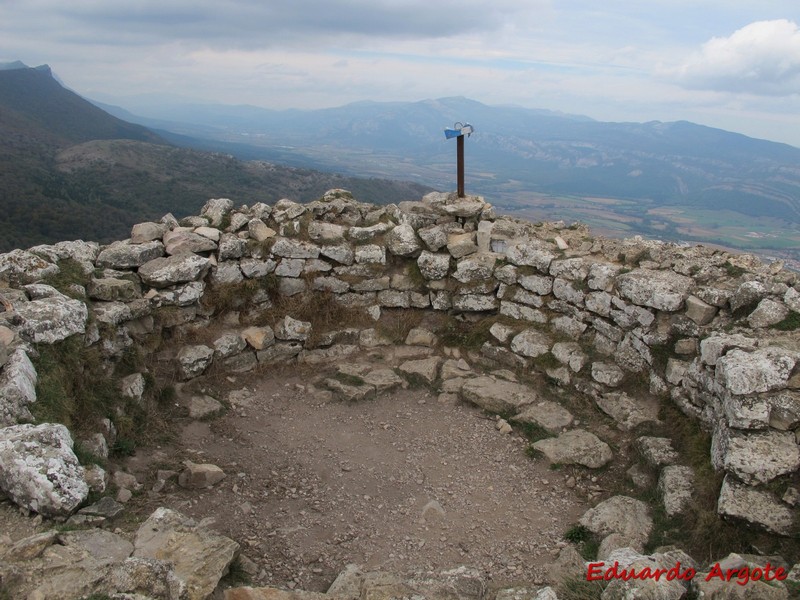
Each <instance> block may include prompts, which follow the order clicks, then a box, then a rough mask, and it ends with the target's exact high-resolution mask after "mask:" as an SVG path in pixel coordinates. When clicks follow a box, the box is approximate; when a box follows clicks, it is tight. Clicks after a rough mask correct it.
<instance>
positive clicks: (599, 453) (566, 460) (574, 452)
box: [533, 429, 614, 469]
mask: <svg viewBox="0 0 800 600" xmlns="http://www.w3.org/2000/svg"><path fill="white" fill-rule="evenodd" d="M533 447H534V449H536V450H538V451H539V452H542V453H543V454H544V455H545V456H546V457H547V459H548V460H549V461H550V462H551V463H558V464H562V465H583V466H584V467H589V468H590V469H599V468H600V467H602V466H604V465H606V464H608V463H609V462H610V461H611V459H612V458H613V457H614V455H613V453H612V452H611V448H610V447H609V445H608V444H606V443H605V442H604V441H602V440H601V439H600V438H598V437H597V436H596V435H594V434H593V433H590V432H588V431H586V430H584V429H572V430H570V431H566V432H564V433H562V434H560V435H559V436H558V437H556V438H546V439H543V440H539V441H538V442H534V444H533Z"/></svg>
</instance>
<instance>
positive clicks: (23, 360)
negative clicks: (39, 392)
mask: <svg viewBox="0 0 800 600" xmlns="http://www.w3.org/2000/svg"><path fill="white" fill-rule="evenodd" d="M37 380H38V376H37V374H36V369H35V368H34V366H33V363H31V361H30V359H29V358H28V355H27V353H26V352H25V350H24V349H22V348H17V349H16V350H14V351H13V352H12V353H11V355H10V356H9V358H8V362H6V364H5V366H4V367H3V370H2V371H0V425H2V426H7V425H14V424H16V423H17V421H21V420H33V416H32V415H31V413H30V409H29V406H30V405H31V404H33V403H34V402H36V382H37Z"/></svg>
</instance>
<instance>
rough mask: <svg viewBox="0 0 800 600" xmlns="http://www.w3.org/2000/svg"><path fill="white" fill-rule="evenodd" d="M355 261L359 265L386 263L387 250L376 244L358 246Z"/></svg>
mask: <svg viewBox="0 0 800 600" xmlns="http://www.w3.org/2000/svg"><path fill="white" fill-rule="evenodd" d="M355 261H356V263H357V264H359V265H385V264H386V250H385V248H384V247H383V246H377V245H375V244H366V245H364V246H358V247H356V249H355Z"/></svg>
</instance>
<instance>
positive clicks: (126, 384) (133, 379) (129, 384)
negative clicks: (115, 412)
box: [119, 373, 145, 400]
mask: <svg viewBox="0 0 800 600" xmlns="http://www.w3.org/2000/svg"><path fill="white" fill-rule="evenodd" d="M119 387H120V392H121V393H122V395H123V396H125V397H126V398H131V399H133V400H141V399H142V396H143V395H144V389H145V379H144V375H142V374H141V373H132V374H130V375H127V376H125V377H123V378H122V379H121V380H120V382H119Z"/></svg>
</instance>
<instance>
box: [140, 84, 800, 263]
mask: <svg viewBox="0 0 800 600" xmlns="http://www.w3.org/2000/svg"><path fill="white" fill-rule="evenodd" d="M147 110H148V111H149V112H147V115H148V117H151V118H157V119H160V120H159V121H157V124H158V126H159V127H161V128H164V129H170V130H171V131H176V132H180V133H181V134H184V135H191V136H194V137H197V138H204V141H203V143H204V144H205V145H206V146H205V147H211V146H210V145H209V144H210V141H209V140H213V141H216V142H217V143H219V144H224V145H221V146H218V147H219V148H222V147H224V148H226V150H227V151H230V152H232V153H237V155H238V153H239V152H243V153H246V154H247V156H248V157H253V156H257V155H258V151H259V150H260V151H261V152H262V154H261V156H263V157H265V158H267V157H270V158H272V159H275V157H280V159H281V160H285V161H287V162H288V163H290V164H298V165H299V164H302V165H312V164H313V165H316V166H319V167H324V168H331V169H337V170H341V171H343V172H348V173H351V174H361V175H372V176H380V177H400V176H402V177H403V178H409V179H412V180H413V181H417V182H420V183H425V184H428V185H432V186H434V187H438V188H441V189H450V188H452V187H453V182H454V174H453V170H454V162H455V156H454V154H455V148H454V147H453V146H454V144H452V143H448V142H447V141H446V140H445V138H444V136H443V135H442V129H443V128H444V127H446V126H449V125H450V124H452V123H453V122H454V121H464V120H469V121H470V122H471V123H472V124H473V125H474V126H475V129H476V133H475V134H474V135H473V136H472V137H471V139H470V140H469V142H468V143H467V148H466V152H467V189H468V191H470V192H473V193H479V194H483V195H485V196H486V197H488V198H491V199H492V201H493V202H495V204H496V205H498V207H499V208H501V209H502V210H505V211H508V212H512V213H514V214H519V215H520V216H524V217H526V218H532V219H534V220H535V219H543V218H554V219H565V220H581V221H584V222H587V223H589V224H591V225H593V226H594V227H597V228H599V229H601V230H603V231H605V232H613V233H616V234H619V233H624V234H632V233H641V234H645V235H650V236H653V237H659V238H665V239H671V240H696V241H710V242H716V243H720V244H724V245H728V246H733V247H737V248H742V249H751V250H761V251H779V250H781V249H784V250H791V249H792V248H797V247H798V246H800V149H798V148H794V147H792V146H788V145H786V144H778V143H774V142H769V141H765V140H758V139H753V138H749V137H747V136H744V135H740V134H736V133H732V132H728V131H723V130H720V129H714V128H711V127H705V126H702V125H697V124H694V123H689V122H673V123H662V122H659V121H652V122H649V123H604V122H598V121H594V120H592V119H589V118H587V117H582V116H575V115H565V114H560V113H554V112H549V111H542V110H531V109H526V108H520V107H512V106H487V105H484V104H481V103H479V102H475V101H473V100H469V99H466V98H442V99H438V100H425V101H421V102H396V103H377V102H361V103H356V104H350V105H347V106H342V107H339V108H332V109H326V110H315V111H298V110H289V111H271V110H265V109H259V108H256V107H251V106H200V105H181V106H177V105H176V106H169V105H164V106H160V107H158V108H156V107H155V106H151V107H149V108H147ZM170 119H171V120H173V123H172V124H171V125H170V124H165V120H170ZM137 121H138V122H143V123H147V122H150V121H149V119H145V118H138V119H137ZM178 121H180V122H178ZM245 145H246V146H245Z"/></svg>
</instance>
